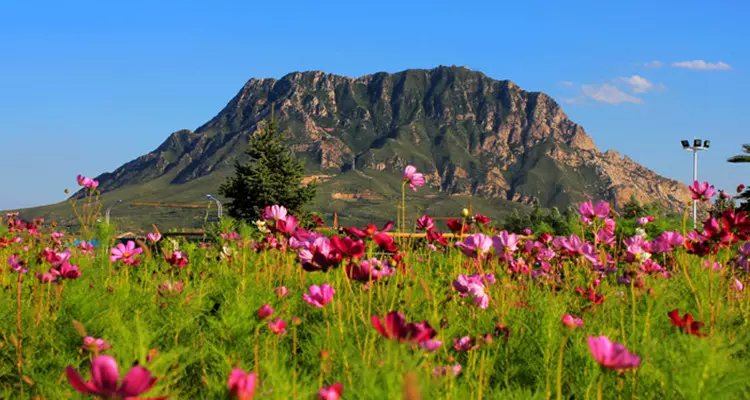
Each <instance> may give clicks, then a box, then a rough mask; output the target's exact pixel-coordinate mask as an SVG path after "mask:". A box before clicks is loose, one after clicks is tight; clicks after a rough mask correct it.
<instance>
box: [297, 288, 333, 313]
mask: <svg viewBox="0 0 750 400" xmlns="http://www.w3.org/2000/svg"><path fill="white" fill-rule="evenodd" d="M308 291H309V293H305V294H303V295H302V299H303V300H305V302H307V303H308V304H311V305H313V306H315V307H318V308H323V306H325V305H326V304H328V303H330V302H331V300H333V294H334V293H336V291H335V290H333V287H331V285H329V284H327V283H324V284H322V285H320V286H318V285H312V286H310V288H309V289H308Z"/></svg>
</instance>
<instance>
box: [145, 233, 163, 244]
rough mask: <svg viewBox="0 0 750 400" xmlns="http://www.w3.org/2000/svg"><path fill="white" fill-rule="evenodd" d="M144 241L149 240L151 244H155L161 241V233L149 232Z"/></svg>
mask: <svg viewBox="0 0 750 400" xmlns="http://www.w3.org/2000/svg"><path fill="white" fill-rule="evenodd" d="M146 239H148V240H149V242H151V243H156V242H158V241H159V240H161V233H159V232H149V234H148V235H146Z"/></svg>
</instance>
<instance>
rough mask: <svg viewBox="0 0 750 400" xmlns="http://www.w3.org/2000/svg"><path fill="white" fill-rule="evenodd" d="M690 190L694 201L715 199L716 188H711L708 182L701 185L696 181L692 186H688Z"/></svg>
mask: <svg viewBox="0 0 750 400" xmlns="http://www.w3.org/2000/svg"><path fill="white" fill-rule="evenodd" d="M688 189H690V194H692V196H693V200H698V201H706V200H709V199H710V198H711V197H714V187H713V186H709V185H708V182H703V183H700V182H698V181H695V182H693V184H692V185H691V186H688Z"/></svg>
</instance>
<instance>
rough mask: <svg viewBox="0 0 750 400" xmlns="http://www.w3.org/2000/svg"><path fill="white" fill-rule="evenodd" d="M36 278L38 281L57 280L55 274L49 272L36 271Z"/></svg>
mask: <svg viewBox="0 0 750 400" xmlns="http://www.w3.org/2000/svg"><path fill="white" fill-rule="evenodd" d="M36 279H39V282H40V283H55V282H57V278H56V277H55V275H52V274H51V273H49V272H45V273H43V274H41V273H39V272H37V273H36Z"/></svg>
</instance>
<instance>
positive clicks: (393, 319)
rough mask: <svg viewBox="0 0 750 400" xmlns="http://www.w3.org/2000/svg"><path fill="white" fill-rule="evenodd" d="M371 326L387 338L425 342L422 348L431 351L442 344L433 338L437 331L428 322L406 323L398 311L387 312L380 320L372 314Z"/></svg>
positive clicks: (415, 342) (414, 342) (417, 342)
mask: <svg viewBox="0 0 750 400" xmlns="http://www.w3.org/2000/svg"><path fill="white" fill-rule="evenodd" d="M372 326H373V327H375V329H376V330H377V331H378V332H379V333H380V334H381V335H383V337H385V338H387V339H393V340H397V341H399V342H402V343H412V344H420V345H421V344H422V343H426V344H425V346H424V348H425V349H426V350H428V351H432V350H434V349H436V348H437V347H439V346H440V345H441V344H442V342H440V341H437V340H433V338H434V337H435V336H436V335H437V332H436V331H435V329H433V328H432V326H430V323H429V322H427V321H422V322H420V323H416V322H409V323H406V318H404V315H403V314H401V313H400V312H398V311H391V312H389V313H388V315H386V316H385V318H383V319H382V320H381V319H380V316H378V315H373V316H372Z"/></svg>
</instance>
